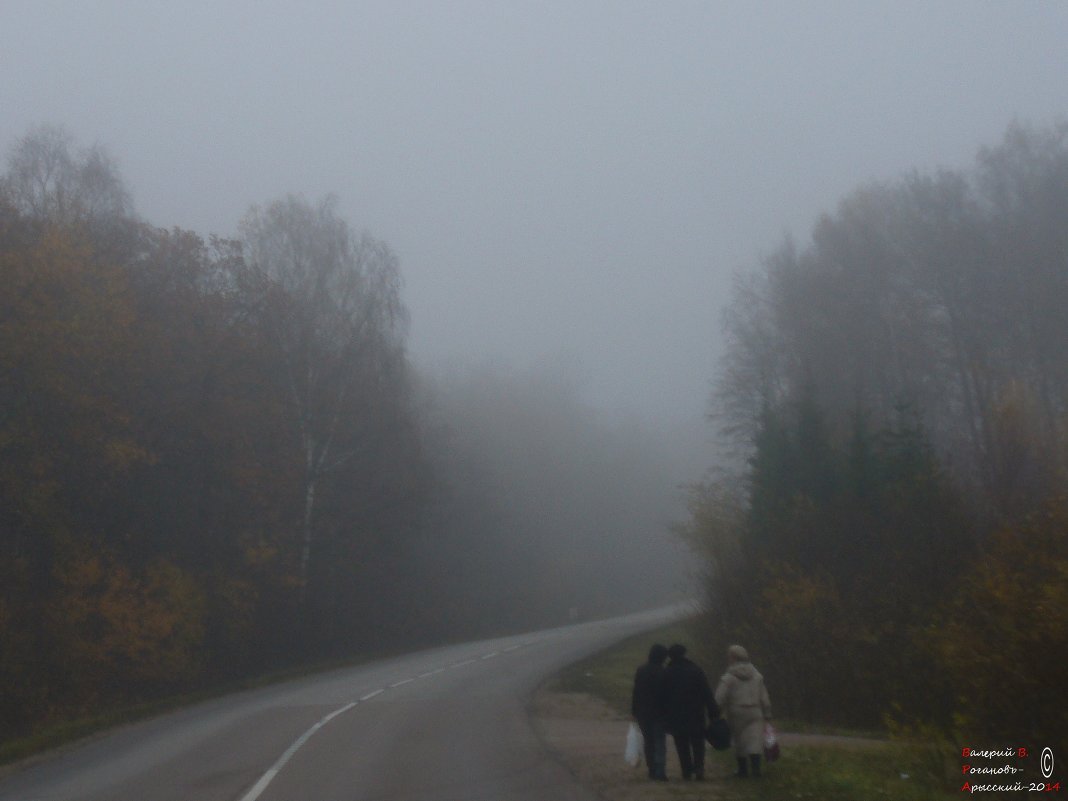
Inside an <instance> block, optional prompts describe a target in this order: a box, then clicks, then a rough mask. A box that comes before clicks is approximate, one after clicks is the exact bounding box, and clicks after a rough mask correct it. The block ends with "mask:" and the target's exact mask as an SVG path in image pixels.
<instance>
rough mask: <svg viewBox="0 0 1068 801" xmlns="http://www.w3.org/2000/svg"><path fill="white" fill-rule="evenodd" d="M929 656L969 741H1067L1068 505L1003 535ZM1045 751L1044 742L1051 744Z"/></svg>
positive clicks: (972, 575)
mask: <svg viewBox="0 0 1068 801" xmlns="http://www.w3.org/2000/svg"><path fill="white" fill-rule="evenodd" d="M927 646H928V648H929V649H930V651H931V652H932V653H933V655H934V657H935V658H936V660H937V661H938V663H939V665H940V666H941V668H942V669H943V670H945V671H946V672H947V673H948V674H949V676H950V678H951V680H952V683H953V686H954V688H955V689H956V691H957V693H958V699H957V702H958V703H957V707H958V714H959V719H960V721H961V725H962V729H963V731H964V733H965V734H967V735H969V736H995V735H996V736H1001V737H1005V736H1008V737H1016V738H1019V739H1020V741H1021V742H1037V741H1038V740H1040V739H1043V738H1051V737H1059V738H1063V736H1064V732H1066V731H1068V501H1066V499H1063V498H1062V499H1059V500H1058V501H1057V502H1056V503H1054V504H1052V505H1051V506H1050V507H1049V509H1048V510H1047V511H1046V512H1045V513H1043V514H1040V515H1035V516H1034V517H1032V518H1031V519H1030V520H1029V521H1027V522H1026V523H1024V524H1022V525H1017V526H1011V527H1007V528H1005V529H1004V530H1002V531H1000V532H998V533H996V534H995V535H994V536H993V537H992V538H991V541H990V543H989V546H988V548H987V549H986V552H985V553H984V554H982V555H981V556H979V557H978V558H977V559H976V561H975V563H974V564H973V565H972V566H971V568H970V569H969V571H968V574H967V575H966V577H965V579H964V581H963V582H962V585H961V588H960V591H959V593H958V594H957V596H956V598H955V599H954V601H953V603H952V605H951V606H950V608H949V611H948V612H947V613H946V615H945V618H944V620H943V621H942V625H940V626H939V627H937V628H935V629H932V630H931V631H930V632H928V633H927ZM1043 741H1044V740H1043Z"/></svg>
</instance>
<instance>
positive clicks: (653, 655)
mask: <svg viewBox="0 0 1068 801" xmlns="http://www.w3.org/2000/svg"><path fill="white" fill-rule="evenodd" d="M667 655H668V649H667V648H665V647H664V646H663V645H661V644H660V643H656V645H654V646H653V647H652V648H650V649H649V661H650V662H652V663H653V664H654V665H661V664H663V662H664V660H665V659H667Z"/></svg>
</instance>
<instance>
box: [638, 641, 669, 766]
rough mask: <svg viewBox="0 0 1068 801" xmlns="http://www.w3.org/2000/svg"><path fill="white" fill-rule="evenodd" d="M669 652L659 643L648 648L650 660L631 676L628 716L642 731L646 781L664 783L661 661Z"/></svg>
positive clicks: (664, 716)
mask: <svg viewBox="0 0 1068 801" xmlns="http://www.w3.org/2000/svg"><path fill="white" fill-rule="evenodd" d="M667 654H668V649H667V648H665V647H664V646H663V645H660V644H659V643H658V644H656V645H654V646H652V647H651V648H650V649H649V659H648V661H646V662H645V664H643V665H641V666H640V667H639V668H638V669H637V670H636V671H635V673H634V689H633V691H632V692H631V696H630V713H631V715H633V716H634V720H635V721H636V722H637V724H638V728H639V729H641V730H642V738H643V739H644V741H645V764H646V766H647V767H648V768H649V778H650V779H652V780H654V781H667V772H666V770H667V769H666V763H667V734H666V729H665V725H666V713H665V708H664V660H665V659H667Z"/></svg>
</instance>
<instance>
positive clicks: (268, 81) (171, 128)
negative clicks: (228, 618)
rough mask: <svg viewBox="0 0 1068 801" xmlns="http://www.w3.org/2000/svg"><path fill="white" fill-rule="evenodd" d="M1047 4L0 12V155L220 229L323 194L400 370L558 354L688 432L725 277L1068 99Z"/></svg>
mask: <svg viewBox="0 0 1068 801" xmlns="http://www.w3.org/2000/svg"><path fill="white" fill-rule="evenodd" d="M1066 34H1068V7H1066V6H1064V5H1063V4H1058V3H1017V2H1000V3H979V4H977V3H974V2H970V1H968V2H939V3H910V2H904V3H903V2H897V1H895V2H882V3H846V2H838V3H805V4H794V3H706V2H700V3H682V2H678V3H667V4H661V3H616V2H611V3H591V2H585V3H572V2H566V3H551V4H546V3H523V4H519V3H496V2H489V3H470V2H465V3H416V4H401V5H399V6H398V5H397V4H395V3H368V2H363V3H354V4H340V3H324V4H297V3H273V2H233V3H180V4H174V3H135V4H131V3H124V2H94V3H75V4H72V3H63V2H15V1H12V2H6V3H4V4H3V7H2V8H0V64H2V69H3V74H4V80H3V81H2V82H0V108H2V109H3V114H2V115H0V142H2V143H4V146H5V148H6V147H8V146H10V143H12V142H13V141H14V140H15V139H16V138H17V137H18V136H21V135H23V134H24V133H25V132H26V131H27V130H28V129H29V128H30V127H31V126H33V125H36V124H40V123H52V124H57V125H62V126H64V127H65V128H67V129H68V130H69V131H71V132H72V133H74V134H75V135H76V136H77V137H78V139H79V140H80V141H82V142H86V143H94V142H99V143H100V144H103V145H105V146H106V147H107V148H108V149H109V151H110V152H111V153H112V154H113V155H114V156H116V158H117V160H118V161H119V166H120V167H121V170H122V172H123V175H124V176H125V178H126V180H127V182H128V184H129V186H130V188H131V190H132V192H133V195H134V200H135V203H136V206H137V208H138V210H139V211H140V213H141V214H142V215H144V216H145V217H146V218H148V219H149V220H150V221H153V222H156V223H157V224H159V225H164V226H171V225H179V226H182V227H187V228H192V229H194V230H197V231H200V232H201V233H205V234H206V233H209V232H216V233H220V234H223V235H230V234H232V233H233V232H234V231H235V230H236V226H237V222H238V220H239V219H240V217H241V215H242V214H243V213H244V211H245V210H246V209H247V207H248V206H249V204H250V203H253V202H262V201H263V200H265V199H269V198H274V197H277V196H279V195H281V194H283V193H286V192H300V193H304V194H305V195H306V196H308V197H309V198H318V197H320V196H322V195H323V194H325V193H329V192H333V193H337V194H338V195H339V197H340V201H341V208H342V209H343V210H344V212H345V214H346V216H347V217H348V218H349V219H351V220H352V221H353V223H354V224H355V225H356V226H358V227H361V228H366V229H367V230H369V231H371V232H372V233H373V234H374V235H375V236H377V237H380V238H381V239H384V240H385V241H387V242H389V243H390V244H391V245H392V246H393V248H394V249H395V250H396V252H397V253H398V256H399V258H400V263H401V267H402V272H403V275H404V278H405V281H406V288H405V300H406V302H407V304H408V306H409V308H410V310H411V336H410V340H409V347H410V350H411V353H412V355H413V356H414V358H415V360H416V362H417V363H418V364H420V365H431V366H436V365H439V364H441V363H443V362H445V361H451V362H461V363H469V362H474V363H482V362H486V361H489V362H493V363H502V364H508V365H519V366H520V367H521V368H523V369H526V368H528V367H532V366H536V365H537V364H538V363H539V362H541V361H543V360H546V359H548V360H560V359H564V360H566V361H568V362H570V363H571V364H573V365H574V366H575V368H576V372H577V373H578V374H579V375H580V376H581V378H582V381H583V391H584V393H585V394H586V395H587V397H588V398H589V399H590V400H591V402H593V403H594V404H596V405H597V406H598V407H600V408H602V409H604V410H607V411H609V412H611V413H613V414H617V415H637V416H640V417H642V418H644V419H646V420H648V421H652V422H653V423H654V424H655V425H656V426H658V427H665V428H670V427H675V428H678V427H679V426H682V427H684V428H686V429H687V431H688V432H698V433H696V434H693V435H692V436H685V437H682V438H681V439H683V441H685V442H690V443H691V444H694V447H695V449H696V450H698V451H700V452H699V453H698V454H696V455H693V456H691V457H690V459H688V460H687V463H686V468H685V469H680V471H679V472H680V473H683V474H684V473H685V472H686V471H687V470H688V469H689V468H690V467H692V465H693V464H695V463H701V462H704V461H708V460H709V459H711V458H712V454H711V452H710V448H711V446H710V445H709V444H708V443H707V442H706V441H705V440H703V439H702V435H701V434H700V433H699V432H701V430H702V426H703V423H702V421H701V418H702V415H703V412H704V410H705V406H706V403H707V392H708V384H709V379H710V375H711V373H712V370H713V365H714V361H715V358H716V354H717V342H718V336H719V316H718V310H719V308H720V306H721V304H722V297H723V294H724V292H725V288H726V287H727V285H728V276H729V275H730V274H731V272H732V271H734V270H736V269H738V268H741V267H745V266H748V265H750V264H752V263H753V262H754V261H755V260H756V259H757V258H758V257H759V256H760V255H761V254H763V253H766V252H768V251H770V250H771V249H773V248H774V246H775V244H776V243H777V241H778V239H779V238H780V236H781V235H782V233H783V232H784V231H792V232H793V233H795V234H796V235H798V236H804V235H806V234H807V231H808V229H809V227H810V226H811V224H812V222H813V221H814V219H815V218H816V216H817V215H818V214H819V213H820V212H821V211H824V210H828V209H830V208H833V205H834V203H835V202H837V199H838V198H840V197H842V196H843V195H844V194H845V193H847V192H848V191H849V190H850V189H852V188H853V187H854V186H856V185H857V184H858V183H861V182H864V181H867V180H870V179H886V178H894V177H897V176H898V175H899V174H900V173H902V172H903V171H905V170H908V169H910V168H913V167H917V168H920V169H928V168H932V167H935V166H938V165H941V164H945V165H947V166H956V165H958V164H961V163H963V162H965V161H967V160H968V159H970V158H971V156H972V155H973V154H974V151H975V150H976V148H977V147H979V146H980V145H981V144H984V143H989V142H992V141H996V139H997V138H998V137H999V136H1000V134H1001V132H1002V131H1003V130H1004V128H1005V126H1006V125H1007V124H1008V123H1009V122H1010V121H1011V120H1012V119H1013V118H1020V119H1024V120H1028V121H1031V122H1034V123H1036V124H1046V123H1048V122H1050V121H1052V120H1054V119H1056V118H1058V117H1060V116H1063V114H1064V113H1065V93H1064V85H1063V76H1064V75H1066V74H1068V48H1065V47H1064V41H1065V36H1066Z"/></svg>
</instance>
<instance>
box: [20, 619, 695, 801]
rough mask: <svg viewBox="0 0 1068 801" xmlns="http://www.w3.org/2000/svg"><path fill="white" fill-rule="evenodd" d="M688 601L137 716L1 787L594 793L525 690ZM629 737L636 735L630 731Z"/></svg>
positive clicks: (157, 792)
mask: <svg viewBox="0 0 1068 801" xmlns="http://www.w3.org/2000/svg"><path fill="white" fill-rule="evenodd" d="M678 612H679V610H678V609H666V610H659V611H656V612H649V613H643V614H640V615H632V616H629V617H622V618H613V619H611V620H606V621H598V622H594V623H584V624H579V625H574V626H567V627H564V628H558V629H551V630H547V631H539V632H533V633H528V634H523V635H518V636H513V637H504V638H501V639H495V640H485V641H482V642H476V643H466V644H463V645H452V646H447V647H443V648H436V649H433V650H428V651H420V652H418V653H413V654H408V655H405V656H401V657H396V658H392V659H388V660H383V661H379V662H374V663H370V664H365V665H361V666H359V667H354V668H347V669H344V670H339V671H333V672H330V673H326V674H321V675H318V676H314V677H310V678H305V679H301V680H298V681H293V682H288V683H286V684H281V685H275V686H272V687H267V688H262V689H258V690H254V691H249V692H244V693H238V694H236V695H232V696H227V697H226V698H221V699H217V700H214V701H211V702H208V703H205V704H200V705H198V706H195V707H190V708H188V709H184V710H181V711H178V712H174V713H171V714H168V715H165V716H163V717H160V718H156V719H154V720H151V721H147V722H144V723H139V724H135V725H132V726H127V727H124V728H122V729H120V730H119V731H116V732H114V733H112V734H109V735H107V736H105V737H102V738H99V739H96V740H94V741H93V742H91V743H89V744H87V745H85V746H82V747H80V748H76V749H73V750H69V751H67V752H65V753H63V754H62V755H58V756H55V757H53V758H49V759H46V760H44V761H43V762H40V763H38V764H36V765H35V766H34V767H32V768H29V769H27V770H24V771H22V772H20V773H16V774H14V775H11V776H8V777H7V778H6V779H5V780H3V781H2V782H0V801H37V800H38V799H40V801H67V800H68V799H85V800H86V801H301V800H303V799H307V800H308V801H371V800H372V799H373V800H374V801H423V800H424V799H425V800H426V801H430V799H433V800H434V801H451V799H457V800H459V799H463V800H464V801H481V800H483V799H484V800H485V801H513V799H514V800H515V801H520V799H532V800H533V799H539V800H541V799H553V801H595V796H593V795H592V794H590V793H588V792H587V791H585V790H584V789H583V788H582V787H580V786H578V785H577V784H575V782H574V779H573V778H572V776H571V774H569V773H568V772H567V771H566V770H565V769H564V768H563V767H561V766H560V765H559V764H557V763H556V762H555V761H554V760H552V759H551V758H550V757H549V756H548V755H547V754H546V753H545V752H544V750H543V748H542V747H541V744H540V743H539V741H538V739H537V737H536V736H535V734H534V732H533V730H532V729H531V727H530V724H529V721H528V719H527V714H526V703H527V700H528V698H529V696H530V694H531V693H532V692H533V690H534V689H535V688H536V687H537V686H538V684H539V683H540V682H541V681H543V680H544V679H545V678H546V677H548V676H550V675H551V674H552V673H553V672H555V671H556V670H558V669H560V668H561V667H563V666H565V665H567V664H570V663H571V662H574V661H576V660H578V659H581V658H582V657H583V656H585V655H587V654H589V653H592V652H594V651H596V650H598V649H600V648H603V647H605V646H607V645H609V644H611V643H612V642H614V641H616V640H619V639H622V638H623V637H625V636H627V635H629V634H632V633H635V632H638V631H641V630H644V629H648V628H652V627H654V626H656V625H659V624H660V623H662V622H664V621H666V620H669V619H672V618H673V617H677V616H678ZM621 747H622V746H621Z"/></svg>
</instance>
